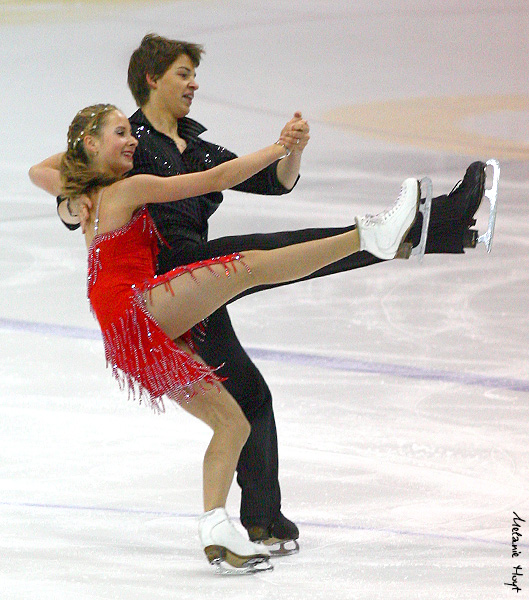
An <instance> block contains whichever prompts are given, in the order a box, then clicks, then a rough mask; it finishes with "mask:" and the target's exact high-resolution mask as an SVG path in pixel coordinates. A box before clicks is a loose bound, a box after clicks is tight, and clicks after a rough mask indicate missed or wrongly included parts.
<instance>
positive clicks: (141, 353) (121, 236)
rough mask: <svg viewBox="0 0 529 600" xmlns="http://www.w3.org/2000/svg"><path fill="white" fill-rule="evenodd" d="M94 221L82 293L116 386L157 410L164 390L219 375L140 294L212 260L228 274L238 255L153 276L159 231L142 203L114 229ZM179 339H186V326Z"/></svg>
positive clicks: (182, 391)
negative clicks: (103, 229)
mask: <svg viewBox="0 0 529 600" xmlns="http://www.w3.org/2000/svg"><path fill="white" fill-rule="evenodd" d="M98 209H99V207H98ZM98 212H99V210H98ZM97 222H98V218H96V235H95V237H94V239H93V241H92V244H91V245H90V248H89V250H88V298H89V300H90V305H91V308H92V311H93V312H94V314H95V316H96V318H97V320H98V321H99V325H100V327H101V331H102V334H103V342H104V346H105V356H106V360H107V365H110V366H111V367H112V372H113V375H114V377H115V378H116V379H117V380H118V381H119V383H120V386H121V387H122V388H123V387H127V388H128V390H129V396H131V395H132V396H133V397H134V398H138V399H139V401H140V402H141V401H142V399H146V400H147V401H148V402H149V404H150V405H151V406H152V407H153V408H154V409H155V410H158V411H160V412H163V411H164V405H163V400H162V396H163V395H164V394H167V393H171V397H172V398H174V399H177V400H178V401H185V400H188V399H189V398H190V397H191V396H192V395H193V390H192V389H191V388H190V386H191V385H192V384H194V383H197V382H207V383H216V382H218V381H221V380H222V379H221V378H220V377H218V376H217V375H216V374H215V373H214V371H215V369H214V368H212V367H209V366H207V365H204V364H203V363H200V362H198V361H196V360H194V359H193V358H192V357H191V356H190V355H189V354H187V353H186V352H184V351H182V350H181V349H180V348H179V347H178V346H177V345H176V344H175V343H174V342H173V341H172V340H171V339H170V338H169V337H168V336H167V335H166V334H165V333H164V332H163V331H162V329H161V328H160V326H159V325H158V324H157V323H156V321H155V320H154V318H153V317H152V315H151V314H150V313H149V311H148V310H147V308H146V304H145V300H144V295H143V294H144V292H145V291H148V290H150V289H152V288H153V287H156V286H158V285H161V284H166V285H170V281H169V280H171V279H174V278H175V277H178V276H180V275H182V274H183V273H191V274H192V272H193V270H195V269H197V268H200V267H209V266H211V265H212V264H219V263H221V264H223V265H224V266H225V268H226V273H227V274H229V271H228V268H227V267H228V264H229V263H233V262H234V261H239V260H241V258H242V257H241V255H240V254H231V255H229V256H221V257H219V258H214V259H209V260H205V261H201V262H197V263H193V264H191V265H186V266H183V267H178V268H176V269H173V270H172V271H169V272H168V273H166V274H164V275H161V276H159V277H156V276H155V267H156V256H157V254H158V243H157V242H158V239H159V234H158V232H157V230H156V226H155V225H154V222H153V220H152V218H151V216H150V215H149V212H148V210H147V208H146V207H145V206H144V207H143V208H141V209H140V210H138V211H137V212H136V213H135V214H134V216H133V217H132V219H131V220H130V221H129V222H128V223H127V224H126V225H124V226H123V227H121V228H119V229H116V230H115V231H111V232H108V233H103V234H100V235H99V234H97ZM197 293H200V288H197ZM183 339H184V340H185V341H186V342H187V343H188V344H189V343H190V332H188V333H187V334H186V335H185V336H183Z"/></svg>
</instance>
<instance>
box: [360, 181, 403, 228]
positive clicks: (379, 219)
mask: <svg viewBox="0 0 529 600" xmlns="http://www.w3.org/2000/svg"><path fill="white" fill-rule="evenodd" d="M405 194H406V187H405V186H401V188H400V194H399V197H398V198H397V199H396V200H395V202H393V204H392V205H391V206H388V207H387V208H386V209H385V210H383V211H382V212H380V213H378V214H376V215H372V214H366V215H364V219H363V221H364V226H365V225H380V224H381V223H385V222H386V221H387V220H388V219H390V218H391V217H392V216H393V215H394V214H395V212H396V211H397V210H398V209H399V208H400V206H401V200H402V198H403V197H404V196H405Z"/></svg>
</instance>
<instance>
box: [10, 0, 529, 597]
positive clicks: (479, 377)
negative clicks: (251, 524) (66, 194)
mask: <svg viewBox="0 0 529 600" xmlns="http://www.w3.org/2000/svg"><path fill="white" fill-rule="evenodd" d="M0 10H1V15H2V16H1V17H0V19H1V27H0V64H1V73H2V86H1V87H0V99H1V108H2V113H3V115H4V116H3V121H2V133H1V135H0V210H1V214H0V290H1V293H0V339H1V348H2V360H1V361H0V374H1V378H0V382H1V383H0V589H1V592H0V597H1V599H2V600H30V599H31V600H62V599H72V600H170V599H174V600H191V599H193V600H202V599H204V600H205V599H209V598H211V599H219V600H224V599H226V600H228V599H229V600H247V599H248V598H254V599H255V600H264V599H266V600H268V599H278V600H307V599H310V600H357V599H358V600H360V599H361V600H378V599H384V600H386V599H387V600H422V599H424V600H426V599H428V600H432V599H443V600H448V599H450V600H459V599H460V600H498V599H509V598H515V597H516V598H520V599H523V598H529V443H528V442H529V439H528V426H529V425H528V424H529V373H528V366H529V360H528V349H527V344H528V341H529V325H528V318H527V314H528V309H529V252H528V250H529V207H528V204H527V194H528V191H529V173H528V167H529V80H528V77H527V72H528V65H529V62H528V56H529V7H528V4H527V2H526V0H504V1H502V2H490V1H485V0H478V1H470V0H457V1H456V0H355V1H351V0H319V1H318V0H268V1H267V2H258V1H257V0H247V1H244V0H219V1H213V0H211V1H207V0H204V1H200V0H196V1H190V0H189V1H186V0H182V1H166V2H164V1H151V2H147V1H146V2H136V1H128V2H126V1H115V2H110V1H108V2H105V1H103V0H99V1H95V0H94V1H92V2H90V1H84V2H81V1H79V2H76V1H71V2H67V1H64V0H63V1H59V0H56V1H54V2H45V1H36V0H35V1H31V0H13V1H6V0H2V1H1V2H0ZM151 31H153V32H157V33H159V34H162V35H166V36H168V37H172V38H181V39H186V40H189V41H195V42H199V43H203V44H204V45H205V48H206V55H205V57H204V59H203V62H202V64H201V65H200V67H199V70H198V82H199V84H200V89H199V91H198V92H197V93H196V95H195V101H194V103H193V107H192V111H191V113H190V116H192V117H193V118H195V119H197V120H198V121H200V122H202V123H204V124H205V125H206V126H207V127H208V131H207V132H206V133H205V134H204V135H203V137H204V138H205V139H207V140H211V141H214V142H217V143H219V144H223V145H225V146H226V147H228V148H230V149H231V150H233V151H235V152H238V153H244V152H247V151H251V150H255V149H257V148H259V147H261V146H264V145H266V144H268V143H271V142H273V141H275V140H276V139H277V137H278V133H279V131H280V129H281V127H282V125H283V124H284V122H285V121H286V120H287V119H288V118H290V115H291V114H292V113H293V111H294V110H296V109H300V110H302V111H303V114H304V116H305V117H306V118H307V119H308V120H309V121H310V124H311V141H310V144H309V146H308V148H307V150H306V152H305V156H304V159H303V167H302V178H301V180H300V182H299V184H298V186H297V187H296V189H295V190H294V191H293V192H292V193H291V194H290V195H289V196H283V197H276V198H274V197H255V196H247V195H243V194H237V193H235V192H227V193H226V194H225V200H224V203H223V205H222V206H221V208H220V210H219V211H218V212H217V213H216V215H215V216H214V217H213V219H212V221H211V237H216V236H219V235H226V234H235V233H244V232H254V231H275V230H279V229H299V228H303V227H311V226H327V225H329V226H331V225H336V226H338V225H346V224H349V223H351V222H352V220H353V218H354V215H356V214H361V213H363V212H377V211H378V210H380V209H382V208H384V207H385V206H386V205H387V204H389V203H391V202H392V201H393V199H394V198H395V197H396V195H397V194H398V192H399V189H400V183H401V181H402V180H403V179H404V178H405V177H408V176H417V177H422V176H424V175H429V176H430V177H431V178H432V180H433V185H434V193H435V194H437V195H439V194H442V193H447V192H449V191H450V190H451V189H452V187H453V185H454V184H455V183H456V182H457V181H458V180H459V179H461V177H462V176H463V174H464V172H465V169H466V167H467V166H468V164H470V163H471V162H472V161H473V160H477V159H481V160H486V159H488V158H492V157H494V158H497V159H498V160H499V161H500V163H501V180H500V190H499V209H498V219H497V223H496V236H495V239H494V246H493V248H492V252H491V254H487V253H486V251H485V248H484V247H483V245H480V246H479V247H478V248H476V249H474V250H469V251H467V252H466V254H464V255H450V256H448V255H444V256H442V255H429V256H427V257H426V258H425V260H424V262H423V264H422V265H419V263H418V261H417V260H410V261H394V262H390V263H387V264H382V265H377V266H373V267H369V268H366V269H359V270H356V271H354V272H351V273H345V274H340V275H335V276H332V277H328V278H325V279H320V280H316V281H312V282H310V283H303V284H296V285H293V286H287V287H284V288H281V289H280V290H274V291H269V292H266V293H262V294H258V295H254V296H250V297H248V298H246V299H244V300H241V301H239V302H238V303H236V304H233V305H232V307H231V316H232V319H233V321H234V324H235V328H236V330H237V331H238V333H239V334H240V338H241V340H242V341H243V342H244V344H245V346H246V347H247V349H248V350H249V352H250V353H251V355H252V356H253V357H254V358H255V360H256V362H257V364H258V366H259V368H260V369H261V370H262V372H263V374H264V375H265V378H266V379H267V381H268V383H269V385H270V387H271V389H272V392H273V395H274V401H275V412H276V420H277V424H278V432H279V443H280V476H281V485H282V494H283V511H284V513H285V514H286V515H287V516H288V517H289V518H291V519H293V520H294V521H295V522H296V523H297V524H298V525H299V528H300V531H301V535H300V545H301V551H300V553H299V554H298V555H295V556H291V557H287V558H284V559H281V560H276V561H275V563H274V564H275V569H274V571H273V572H272V573H265V574H262V575H258V576H253V577H240V578H235V577H231V578H230V577H218V576H216V575H215V573H214V570H213V569H212V568H211V567H210V566H209V565H208V564H207V561H206V560H205V557H204V555H203V553H202V550H201V548H200V546H199V542H198V536H197V517H198V515H199V514H200V513H201V462H202V456H203V453H204V450H205V448H206V445H207V443H208V440H209V431H208V430H207V428H206V427H205V426H203V425H202V424H201V423H199V422H198V421H195V420H193V419H192V418H191V417H190V416H188V415H187V414H185V413H184V412H183V411H182V410H181V409H177V408H174V407H169V408H168V410H167V413H166V414H164V415H155V414H153V413H152V412H151V411H150V410H149V409H148V408H146V407H144V406H138V405H137V404H136V403H133V402H129V401H127V396H126V394H125V393H122V392H120V390H119V389H118V386H117V385H116V384H115V382H114V381H113V380H112V378H111V375H110V372H109V371H108V370H107V369H106V368H105V363H104V356H103V346H102V342H101V340H100V336H99V333H98V328H97V323H96V322H95V321H94V320H93V318H92V316H91V314H90V312H89V309H88V303H87V300H86V282H85V276H86V249H85V246H84V242H83V240H82V237H81V235H80V234H79V233H71V232H69V231H67V230H66V229H65V228H64V227H63V226H62V225H61V223H60V221H59V220H58V218H57V216H56V212H55V200H54V199H53V198H51V197H48V196H46V195H45V194H44V193H43V192H41V191H40V190H38V189H36V188H34V187H32V185H31V183H30V182H29V179H28V177H27V170H28V168H29V167H30V166H31V165H32V164H34V163H36V162H38V161H40V160H41V159H43V158H44V157H46V156H48V155H50V154H52V153H55V152H59V151H61V150H63V149H64V147H65V144H66V131H67V127H68V124H69V123H70V121H71V119H72V118H73V116H74V115H75V113H76V112H77V110H79V109H80V108H81V107H83V106H86V105H88V104H91V103H93V102H112V103H115V104H117V105H118V106H120V107H122V109H123V110H124V111H125V112H126V113H128V114H131V113H132V112H133V111H134V110H135V106H134V103H133V100H132V98H131V96H130V94H129V92H128V89H127V87H126V69H127V64H128V58H129V56H130V54H131V52H132V51H133V50H134V49H135V48H136V47H137V46H138V44H139V42H140V40H141V38H142V37H143V35H144V34H145V33H147V32H151ZM478 217H479V222H478V225H479V228H480V232H482V231H483V230H484V229H485V226H486V221H487V205H486V203H484V206H483V207H482V209H480V212H479V215H478ZM238 505H239V490H238V488H237V486H236V485H234V487H233V489H232V492H231V495H230V499H229V504H228V509H229V512H230V513H231V514H232V515H233V516H237V515H238ZM515 514H516V515H518V516H519V517H520V518H521V519H524V522H521V530H520V532H521V533H522V536H523V537H522V538H521V540H520V541H521V544H518V550H519V551H521V554H520V556H518V557H513V556H512V552H513V546H512V540H511V534H512V527H513V519H514V518H515ZM525 521H526V522H525ZM515 569H518V571H517V572H518V575H519V576H518V578H517V583H518V586H519V588H521V591H519V592H517V591H516V589H515V588H513V586H512V585H511V586H510V585H506V584H509V583H512V574H513V572H514V571H515Z"/></svg>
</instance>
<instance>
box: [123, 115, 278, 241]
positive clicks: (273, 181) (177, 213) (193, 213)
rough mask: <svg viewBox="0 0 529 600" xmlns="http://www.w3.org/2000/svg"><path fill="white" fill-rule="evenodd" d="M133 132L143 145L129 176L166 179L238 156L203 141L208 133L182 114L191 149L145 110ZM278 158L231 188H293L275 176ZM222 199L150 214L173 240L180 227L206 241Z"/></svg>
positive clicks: (269, 191)
mask: <svg viewBox="0 0 529 600" xmlns="http://www.w3.org/2000/svg"><path fill="white" fill-rule="evenodd" d="M130 123H131V126H132V133H133V135H134V136H135V137H136V138H137V140H138V142H139V144H138V147H137V149H136V152H135V154H134V169H133V170H132V171H131V173H130V174H131V175H134V174H137V173H149V174H152V175H159V176H162V177H168V176H170V175H179V174H182V173H193V172H197V171H205V170H207V169H210V168H212V167H215V166H217V165H220V164H221V163H223V162H226V161H228V160H232V159H234V158H236V154H234V153H233V152H230V151H229V150H227V149H226V148H223V147H222V146H219V145H217V144H212V143H211V142H207V141H205V140H202V139H201V138H200V137H199V136H200V134H202V133H204V131H206V128H205V127H203V126H202V125H201V124H200V123H198V122H197V121H194V120H193V119H190V118H188V117H184V118H183V119H180V120H179V122H178V134H179V135H180V136H181V137H182V138H183V139H184V140H185V141H186V144H187V147H186V149H185V150H184V152H182V153H181V152H180V151H179V150H178V148H177V146H176V143H175V142H174V140H172V139H171V138H170V137H168V136H166V135H165V134H163V133H160V132H159V131H157V130H156V129H155V128H154V127H153V126H152V125H151V124H150V122H149V121H148V120H147V118H146V116H145V115H144V114H143V112H142V111H141V110H138V111H136V112H135V113H134V114H133V115H132V117H131V118H130ZM276 167H277V162H275V163H273V164H271V165H270V166H268V167H267V168H265V169H263V170H262V171H260V172H259V173H257V174H256V175H254V176H253V177H251V178H250V179H247V180H246V181H244V182H243V183H241V184H239V185H238V186H236V187H234V188H233V189H235V190H238V191H242V192H249V193H253V194H266V195H281V194H285V193H288V192H289V191H290V190H288V189H287V188H285V187H284V186H283V185H282V184H281V183H280V182H279V180H278V178H277V169H276ZM221 202H222V193H221V192H212V193H209V194H204V195H202V196H195V197H193V198H186V199H185V200H178V201H176V202H167V203H164V204H150V205H149V212H150V213H151V215H152V217H153V219H154V221H155V222H156V225H157V227H158V229H159V230H160V232H161V234H162V235H163V236H164V237H165V238H166V239H170V238H171V237H173V236H174V235H175V234H176V235H181V234H182V231H190V232H193V233H194V234H198V235H200V236H201V237H202V239H205V238H206V236H207V228H208V219H209V217H210V216H211V215H212V214H213V213H214V212H215V211H216V210H217V208H218V207H219V205H220V203H221Z"/></svg>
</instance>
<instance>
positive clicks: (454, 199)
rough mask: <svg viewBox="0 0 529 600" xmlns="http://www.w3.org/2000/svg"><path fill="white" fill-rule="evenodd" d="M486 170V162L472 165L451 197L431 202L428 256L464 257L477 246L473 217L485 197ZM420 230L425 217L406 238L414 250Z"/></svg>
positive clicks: (449, 195)
mask: <svg viewBox="0 0 529 600" xmlns="http://www.w3.org/2000/svg"><path fill="white" fill-rule="evenodd" d="M485 168H486V164H485V163H484V162H481V161H476V162H473V163H472V164H471V165H470V166H469V167H468V168H467V170H466V173H465V176H464V177H463V179H462V180H461V181H459V182H458V183H457V184H456V185H455V186H454V188H453V189H452V191H451V192H450V193H449V194H446V195H443V196H437V197H436V198H434V199H433V200H432V205H431V211H430V223H429V227H428V234H429V235H428V239H427V241H426V253H427V254H437V253H439V254H445V253H448V254H461V253H463V252H464V248H474V247H475V246H476V244H477V243H478V239H479V238H478V231H477V229H471V228H472V227H473V226H474V225H475V224H476V220H475V218H474V215H475V214H476V212H477V210H478V209H479V207H480V205H481V201H482V200H483V196H484V194H485V181H486V172H485ZM421 227H422V215H421V214H419V215H418V217H417V221H416V222H415V224H414V225H413V227H412V228H411V230H410V232H409V234H408V236H407V237H406V242H411V244H412V246H413V248H415V247H416V246H418V244H419V243H420V239H421Z"/></svg>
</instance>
